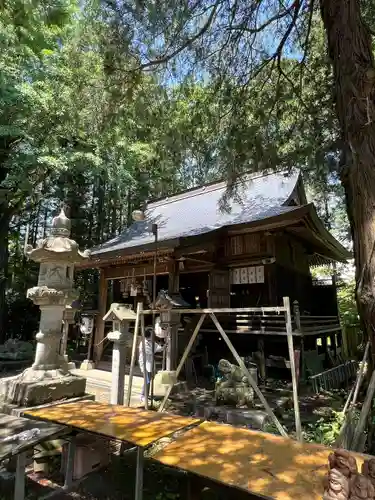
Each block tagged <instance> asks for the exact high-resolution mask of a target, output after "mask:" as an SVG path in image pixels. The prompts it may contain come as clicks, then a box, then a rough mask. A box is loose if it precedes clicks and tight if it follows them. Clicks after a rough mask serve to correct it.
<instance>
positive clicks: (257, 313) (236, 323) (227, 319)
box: [201, 302, 341, 337]
mask: <svg viewBox="0 0 375 500" xmlns="http://www.w3.org/2000/svg"><path fill="white" fill-rule="evenodd" d="M268 309H269V308H268ZM216 315H217V317H218V319H219V321H220V323H221V324H222V326H223V328H224V330H225V331H226V332H227V333H238V334H250V333H251V334H259V335H262V334H268V335H285V333H286V321H285V313H284V311H280V312H279V313H277V308H276V307H275V308H274V311H268V310H267V311H263V310H262V308H254V311H252V312H238V313H236V312H231V313H220V312H219V313H216ZM292 329H293V335H295V336H300V337H301V336H306V335H319V334H323V333H330V332H335V331H339V330H341V326H340V320H339V318H338V316H310V315H301V314H300V313H299V307H298V303H297V302H294V304H293V311H292ZM215 330H216V329H215V326H214V325H213V323H212V321H211V319H210V318H207V319H206V320H205V322H204V323H203V326H202V328H201V331H203V332H204V331H206V332H209V331H215Z"/></svg>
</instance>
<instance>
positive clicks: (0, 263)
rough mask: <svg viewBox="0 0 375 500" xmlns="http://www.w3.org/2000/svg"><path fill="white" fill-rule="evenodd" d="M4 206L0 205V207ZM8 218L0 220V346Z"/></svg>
mask: <svg viewBox="0 0 375 500" xmlns="http://www.w3.org/2000/svg"><path fill="white" fill-rule="evenodd" d="M1 206H4V205H3V204H0V207H1ZM9 223H10V219H9V217H6V214H5V212H4V214H3V216H2V217H1V218H0V344H3V343H4V342H5V340H6V322H7V312H8V311H7V302H6V291H7V287H8V266H9V249H8V236H9Z"/></svg>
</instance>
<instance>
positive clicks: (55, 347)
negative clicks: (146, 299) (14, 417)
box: [0, 211, 88, 407]
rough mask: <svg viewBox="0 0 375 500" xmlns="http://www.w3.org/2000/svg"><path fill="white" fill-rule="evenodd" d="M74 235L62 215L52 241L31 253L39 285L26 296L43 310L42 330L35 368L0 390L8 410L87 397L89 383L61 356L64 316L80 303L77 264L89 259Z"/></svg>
mask: <svg viewBox="0 0 375 500" xmlns="http://www.w3.org/2000/svg"><path fill="white" fill-rule="evenodd" d="M69 235H70V221H69V219H68V218H67V217H66V216H65V214H64V212H63V211H61V213H60V215H59V216H58V217H55V218H54V219H53V222H52V231H51V235H50V236H48V237H47V238H45V239H44V240H42V241H40V242H38V245H37V247H36V248H32V247H31V246H28V247H27V249H26V255H27V256H28V257H29V258H31V259H32V260H34V261H35V262H39V263H40V269H39V278H38V285H37V286H35V287H33V288H30V289H29V290H28V292H27V296H28V298H29V299H31V300H32V301H33V302H34V304H36V305H38V306H39V307H40V327H39V332H38V333H37V335H36V340H37V345H36V351H35V358H34V363H33V364H32V366H31V367H30V368H27V369H26V370H25V371H24V372H23V373H22V374H21V375H19V376H17V377H14V378H11V379H7V380H5V381H3V382H2V383H1V384H0V404H2V405H3V406H4V405H5V406H6V405H8V406H22V407H30V406H38V405H44V404H46V403H50V402H53V401H58V400H62V399H68V398H73V397H79V396H83V395H84V394H85V389H86V379H85V378H83V377H77V376H75V375H72V374H71V373H70V372H69V364H68V361H67V359H66V357H65V356H64V355H63V354H61V352H60V340H61V325H62V321H63V315H64V310H65V308H66V306H67V305H69V304H71V303H72V302H73V300H74V299H75V298H76V297H77V293H76V291H75V290H74V288H73V274H74V264H75V263H77V262H80V261H81V260H85V259H86V258H88V255H86V254H81V253H80V252H79V251H78V245H77V243H76V242H75V241H73V240H70V239H69Z"/></svg>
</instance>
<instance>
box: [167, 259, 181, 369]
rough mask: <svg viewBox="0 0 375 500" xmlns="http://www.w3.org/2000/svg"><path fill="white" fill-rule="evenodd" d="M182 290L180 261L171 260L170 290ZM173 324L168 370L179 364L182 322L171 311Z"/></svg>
mask: <svg viewBox="0 0 375 500" xmlns="http://www.w3.org/2000/svg"><path fill="white" fill-rule="evenodd" d="M179 290H180V272H179V266H178V261H176V260H171V261H170V262H169V279H168V292H169V293H177V292H179ZM171 319H172V326H171V327H170V338H169V348H168V352H167V370H175V369H176V366H177V355H178V344H177V340H178V338H177V336H178V323H179V322H180V315H179V314H177V315H176V314H175V313H171Z"/></svg>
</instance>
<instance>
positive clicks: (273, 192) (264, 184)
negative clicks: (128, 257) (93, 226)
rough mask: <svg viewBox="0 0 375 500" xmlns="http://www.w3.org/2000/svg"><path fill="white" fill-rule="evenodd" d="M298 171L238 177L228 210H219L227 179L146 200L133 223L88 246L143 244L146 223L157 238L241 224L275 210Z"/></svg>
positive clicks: (149, 238) (280, 209) (147, 236)
mask: <svg viewBox="0 0 375 500" xmlns="http://www.w3.org/2000/svg"><path fill="white" fill-rule="evenodd" d="M299 179H300V175H299V173H298V172H294V173H292V174H291V175H289V176H287V175H285V174H282V173H272V174H267V175H257V176H244V177H242V178H241V181H240V184H239V186H238V199H233V200H231V201H230V202H229V210H228V211H221V210H220V208H219V207H220V200H221V199H222V197H223V195H224V193H225V191H226V188H227V184H226V182H218V183H215V184H211V185H208V186H203V187H200V188H197V189H192V190H190V191H187V192H184V193H181V194H179V195H176V196H171V197H168V198H164V199H162V200H158V201H156V202H154V203H150V204H149V205H148V207H147V211H146V220H144V221H140V222H135V223H133V224H132V225H131V226H130V227H129V228H127V229H125V231H123V232H122V233H121V234H120V235H119V236H116V237H115V238H112V239H111V240H109V241H107V242H106V243H103V244H102V245H100V246H99V247H96V248H95V249H93V250H92V255H100V254H104V253H107V252H115V251H119V250H123V249H134V250H135V248H136V247H143V246H145V245H150V244H152V243H153V242H154V236H153V235H152V233H151V227H150V225H151V224H157V225H158V239H159V242H167V241H168V242H171V241H173V240H177V239H178V238H187V237H189V236H197V235H200V234H205V233H209V232H211V231H215V230H217V229H220V228H222V227H226V226H232V225H236V224H246V223H248V222H254V221H257V220H262V219H264V218H267V217H272V216H275V215H280V214H282V213H285V212H287V211H289V210H292V209H293V207H288V203H289V201H290V200H291V199H292V197H293V196H294V194H295V190H296V188H297V184H298V182H299ZM176 244H177V242H176Z"/></svg>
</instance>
